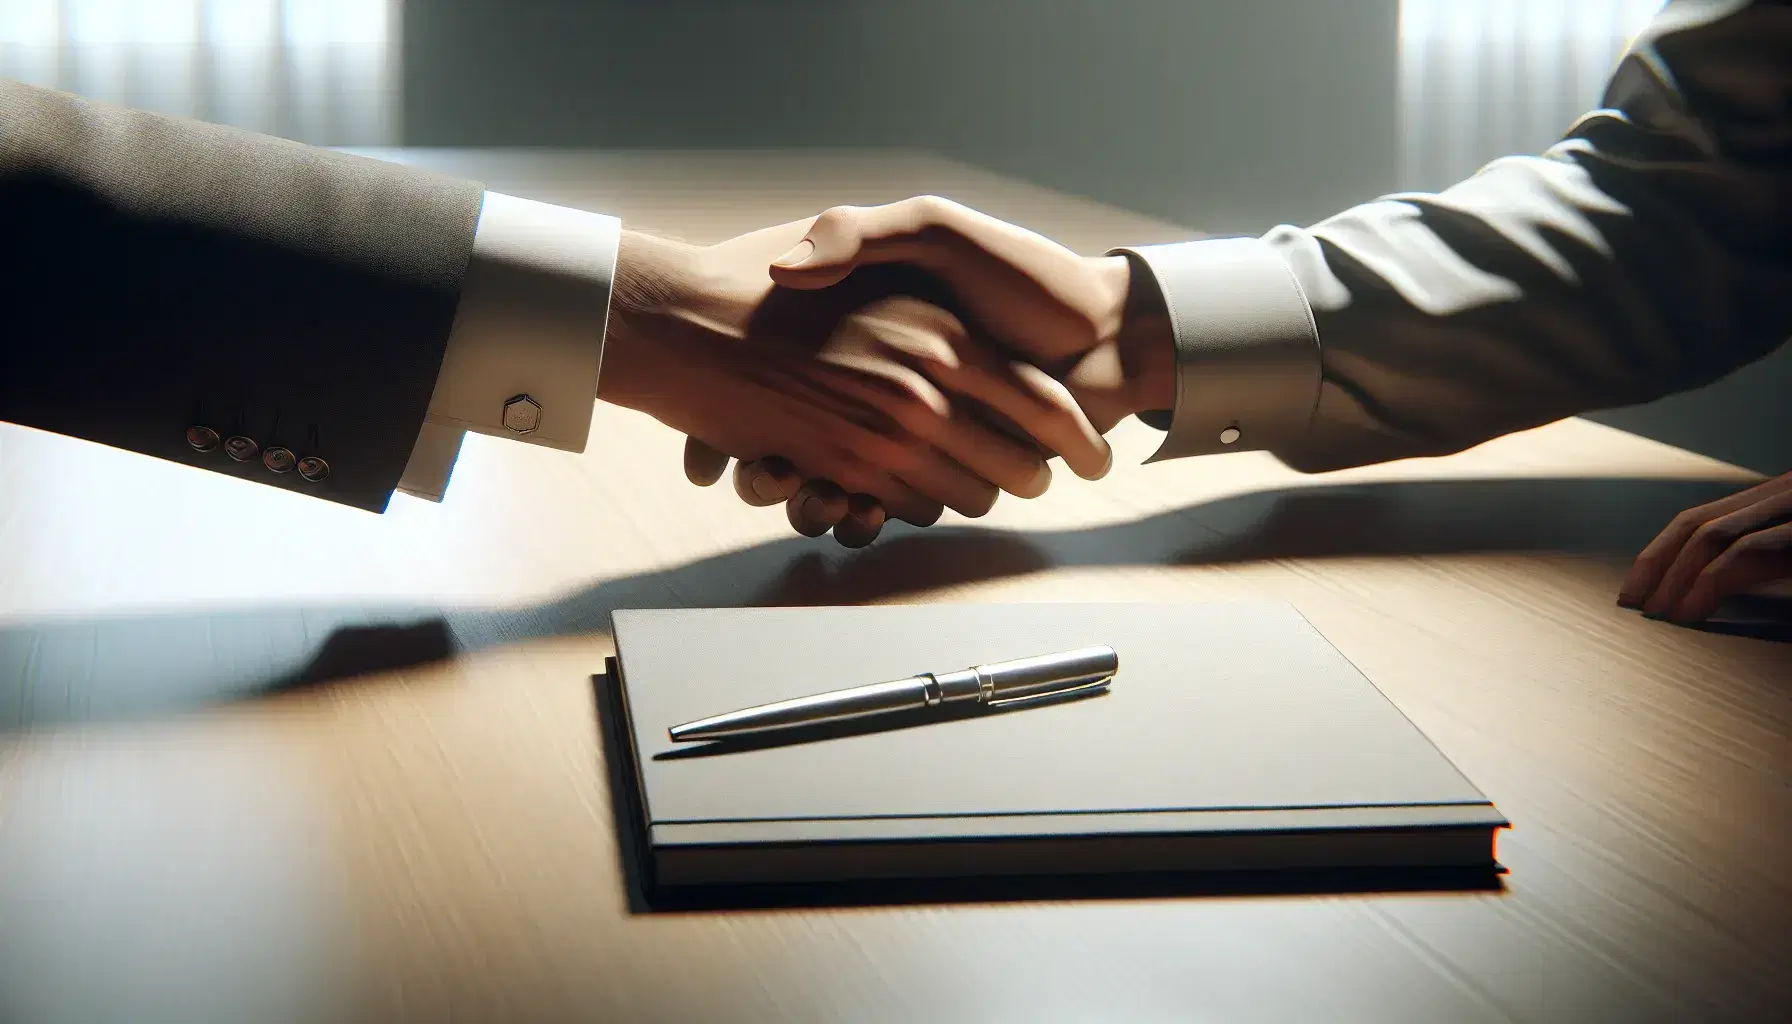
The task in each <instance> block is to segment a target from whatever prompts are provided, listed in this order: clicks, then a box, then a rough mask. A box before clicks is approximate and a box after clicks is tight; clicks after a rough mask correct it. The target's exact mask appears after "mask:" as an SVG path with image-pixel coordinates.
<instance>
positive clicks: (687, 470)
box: [684, 437, 728, 487]
mask: <svg viewBox="0 0 1792 1024" xmlns="http://www.w3.org/2000/svg"><path fill="white" fill-rule="evenodd" d="M727 471H728V456H727V455H726V454H724V453H723V452H720V451H718V450H716V449H715V448H712V447H710V446H709V445H707V444H704V443H703V442H702V441H699V440H697V439H696V438H694V437H687V438H685V439H684V475H685V479H687V480H689V481H690V482H691V483H694V484H696V485H697V486H698V487H708V486H709V485H710V484H713V483H715V482H716V481H717V480H720V479H722V474H723V473H725V472H727Z"/></svg>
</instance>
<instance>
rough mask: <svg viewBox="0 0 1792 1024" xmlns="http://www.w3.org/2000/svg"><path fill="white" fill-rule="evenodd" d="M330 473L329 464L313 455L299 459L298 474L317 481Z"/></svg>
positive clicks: (313, 481) (314, 481)
mask: <svg viewBox="0 0 1792 1024" xmlns="http://www.w3.org/2000/svg"><path fill="white" fill-rule="evenodd" d="M329 475H330V464H329V463H328V462H325V461H324V460H322V459H320V458H318V457H317V456H315V455H307V456H305V457H304V458H302V459H300V460H299V476H301V477H303V478H305V479H306V480H309V481H311V482H312V483H317V482H319V481H321V480H322V479H323V478H324V477H327V476H329Z"/></svg>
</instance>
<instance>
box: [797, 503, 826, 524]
mask: <svg viewBox="0 0 1792 1024" xmlns="http://www.w3.org/2000/svg"><path fill="white" fill-rule="evenodd" d="M827 517H828V503H827V502H825V501H822V500H821V499H820V498H810V499H808V500H807V501H805V502H803V518H804V519H807V520H809V521H810V522H812V523H821V522H826V521H827Z"/></svg>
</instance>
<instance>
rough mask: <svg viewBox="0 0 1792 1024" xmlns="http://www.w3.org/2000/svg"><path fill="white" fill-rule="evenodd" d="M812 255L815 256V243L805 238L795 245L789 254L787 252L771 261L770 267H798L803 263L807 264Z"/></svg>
mask: <svg viewBox="0 0 1792 1024" xmlns="http://www.w3.org/2000/svg"><path fill="white" fill-rule="evenodd" d="M813 255H815V243H814V242H811V241H809V240H808V239H807V238H805V239H803V240H802V241H800V242H798V243H796V246H795V248H793V249H791V250H790V251H789V252H787V253H785V254H784V255H782V256H780V257H778V258H777V259H775V260H773V261H772V266H774V267H800V266H802V265H803V264H804V263H807V262H809V257H811V256H813Z"/></svg>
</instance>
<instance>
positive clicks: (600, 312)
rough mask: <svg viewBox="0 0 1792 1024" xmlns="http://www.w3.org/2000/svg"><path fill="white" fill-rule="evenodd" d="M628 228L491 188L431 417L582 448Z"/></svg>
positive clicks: (453, 425)
mask: <svg viewBox="0 0 1792 1024" xmlns="http://www.w3.org/2000/svg"><path fill="white" fill-rule="evenodd" d="M621 237H622V224H621V222H620V221H619V220H617V219H616V218H614V217H607V216H604V215H602V214H597V213H587V212H585V211H583V210H573V209H568V208H566V207H563V206H552V205H550V204H547V203H537V202H533V201H531V200H528V199H518V198H516V197H514V196H507V195H502V194H500V193H497V192H487V193H486V194H485V202H484V205H483V206H482V207H481V209H480V211H479V226H478V228H477V230H476V232H475V234H474V236H473V254H472V259H471V261H470V262H469V263H468V265H467V272H466V276H465V278H464V279H463V281H462V284H461V295H460V305H459V306H458V308H457V309H456V311H455V315H454V326H453V328H452V329H451V330H450V332H449V335H448V347H447V351H446V352H445V353H444V355H443V357H442V368H441V371H440V373H439V374H438V375H437V378H436V387H435V392H434V393H433V394H432V395H431V397H430V401H429V412H428V415H427V416H426V417H425V422H426V423H427V424H430V425H434V426H436V427H444V428H449V429H451V430H456V431H466V430H470V431H475V432H477V433H481V434H491V435H493V436H496V437H507V438H510V439H512V440H516V441H526V442H529V443H531V444H539V445H546V446H547V447H550V448H559V449H562V450H565V451H571V452H582V451H584V450H585V442H586V439H587V437H588V436H589V434H590V432H591V413H592V406H593V405H594V404H595V403H596V401H597V376H598V371H599V369H600V368H601V366H602V363H603V347H604V328H605V325H606V322H607V320H608V318H609V311H610V289H611V286H612V284H613V283H614V280H615V275H616V247H617V244H618V242H619V241H620V240H621ZM428 435H429V431H428V430H427V429H426V430H425V438H427V437H428ZM423 441H424V439H423V438H420V439H419V446H420V447H421V446H422V445H423ZM458 448H459V443H458V441H456V443H455V449H456V450H457V451H458ZM452 464H453V463H452V459H450V461H449V462H448V467H449V468H452ZM438 468H439V467H438ZM440 475H441V479H442V486H443V487H444V488H445V487H446V473H445V472H443V473H441V474H440ZM425 476H429V478H430V479H432V480H433V478H434V477H433V476H430V475H429V474H425ZM407 477H408V471H407ZM425 489H427V488H425Z"/></svg>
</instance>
